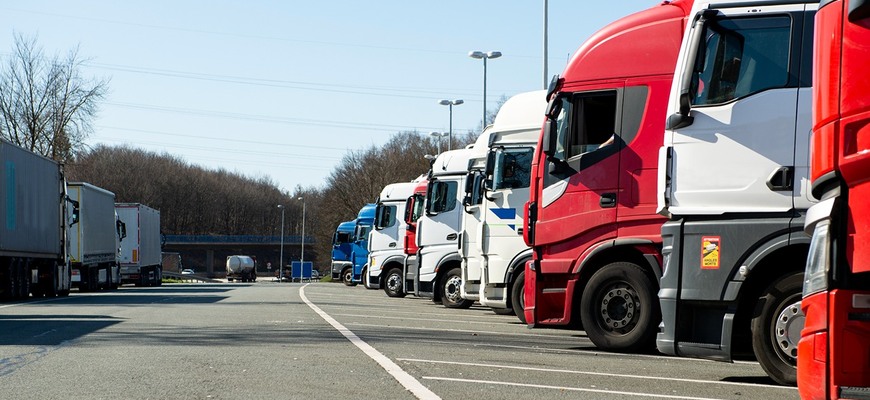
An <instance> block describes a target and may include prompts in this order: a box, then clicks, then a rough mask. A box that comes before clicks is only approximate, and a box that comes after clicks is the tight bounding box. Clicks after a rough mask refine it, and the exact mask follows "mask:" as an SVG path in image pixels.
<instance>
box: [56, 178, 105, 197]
mask: <svg viewBox="0 0 870 400" xmlns="http://www.w3.org/2000/svg"><path fill="white" fill-rule="evenodd" d="M66 185H67V187H76V186H81V187H84V188H88V189H91V190H94V191H96V192H102V193H104V194H108V195H110V196H112V198H115V193H112V192H111V191H108V190H106V189H103V188H101V187H99V186H94V185H91V184H90V183H87V182H68V183H67V184H66Z"/></svg>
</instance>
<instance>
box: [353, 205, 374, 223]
mask: <svg viewBox="0 0 870 400" xmlns="http://www.w3.org/2000/svg"><path fill="white" fill-rule="evenodd" d="M377 206H378V205H377V204H375V203H369V204H366V205H364V206H363V207H362V208H360V210H359V214H357V216H356V219H357V220H361V219H371V220H373V219H375V208H376V207H377Z"/></svg>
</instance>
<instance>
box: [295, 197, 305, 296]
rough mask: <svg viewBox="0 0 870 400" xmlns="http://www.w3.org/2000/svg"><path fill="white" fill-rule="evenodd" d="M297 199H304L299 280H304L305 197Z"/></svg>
mask: <svg viewBox="0 0 870 400" xmlns="http://www.w3.org/2000/svg"><path fill="white" fill-rule="evenodd" d="M296 200H300V201H302V250H301V251H300V253H299V282H302V271H304V268H305V267H304V264H305V199H304V198H302V197H297V198H296Z"/></svg>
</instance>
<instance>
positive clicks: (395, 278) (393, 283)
mask: <svg viewBox="0 0 870 400" xmlns="http://www.w3.org/2000/svg"><path fill="white" fill-rule="evenodd" d="M399 287H400V286H399V274H390V275H389V276H387V290H389V291H390V292H391V293H398V292H399Z"/></svg>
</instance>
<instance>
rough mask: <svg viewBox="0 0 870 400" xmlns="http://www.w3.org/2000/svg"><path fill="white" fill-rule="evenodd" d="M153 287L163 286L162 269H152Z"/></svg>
mask: <svg viewBox="0 0 870 400" xmlns="http://www.w3.org/2000/svg"><path fill="white" fill-rule="evenodd" d="M154 279H156V281H155V282H154V286H163V267H157V268H155V269H154Z"/></svg>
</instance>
